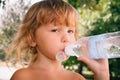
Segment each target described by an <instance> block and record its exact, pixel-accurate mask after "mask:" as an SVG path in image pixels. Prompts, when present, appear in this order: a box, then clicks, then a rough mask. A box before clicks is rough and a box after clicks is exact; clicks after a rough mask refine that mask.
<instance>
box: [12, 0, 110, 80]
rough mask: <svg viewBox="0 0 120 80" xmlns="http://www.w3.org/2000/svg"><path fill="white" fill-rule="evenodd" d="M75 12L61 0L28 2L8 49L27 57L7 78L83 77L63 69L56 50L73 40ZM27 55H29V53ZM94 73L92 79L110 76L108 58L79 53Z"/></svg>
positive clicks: (58, 79) (18, 56)
mask: <svg viewBox="0 0 120 80" xmlns="http://www.w3.org/2000/svg"><path fill="white" fill-rule="evenodd" d="M77 24H78V13H77V11H76V10H75V9H74V8H73V7H72V6H71V5H70V4H68V3H66V2H64V1H63V0H42V1H40V2H37V3H35V4H33V5H32V6H31V8H30V9H29V10H28V12H27V14H26V15H25V18H24V20H23V23H22V26H21V28H20V30H19V32H18V35H17V37H16V38H15V39H14V41H13V43H12V47H11V49H10V50H11V51H10V52H11V53H14V54H15V55H16V59H17V60H20V61H28V60H30V62H31V63H30V64H29V66H28V67H26V68H21V69H19V70H17V71H16V72H15V73H14V74H13V75H12V77H11V79H10V80H85V78H84V77H83V76H82V75H80V74H78V73H75V72H70V71H67V70H65V69H64V67H63V66H62V64H61V62H59V61H58V60H57V59H56V54H57V53H59V52H63V53H65V52H64V49H65V47H66V46H67V45H69V44H71V43H73V42H75V41H76V35H77V33H76V32H77ZM28 55H30V56H28ZM78 60H80V61H82V62H84V63H85V64H87V65H88V67H89V68H90V69H91V70H92V71H93V73H94V79H95V80H109V68H108V61H107V60H105V59H101V60H93V59H88V58H86V57H79V58H78Z"/></svg>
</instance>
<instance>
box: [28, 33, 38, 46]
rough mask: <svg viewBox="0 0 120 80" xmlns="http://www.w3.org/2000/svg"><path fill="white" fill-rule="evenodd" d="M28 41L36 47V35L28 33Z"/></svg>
mask: <svg viewBox="0 0 120 80" xmlns="http://www.w3.org/2000/svg"><path fill="white" fill-rule="evenodd" d="M27 41H28V44H29V45H30V46H31V47H35V46H36V41H35V38H34V36H31V35H28V37H27Z"/></svg>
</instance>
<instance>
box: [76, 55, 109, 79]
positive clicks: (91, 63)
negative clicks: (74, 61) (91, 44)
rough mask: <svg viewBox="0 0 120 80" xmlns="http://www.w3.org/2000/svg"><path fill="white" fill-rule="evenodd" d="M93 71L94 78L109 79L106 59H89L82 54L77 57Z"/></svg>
mask: <svg viewBox="0 0 120 80" xmlns="http://www.w3.org/2000/svg"><path fill="white" fill-rule="evenodd" d="M78 60H79V61H82V62H84V63H85V64H87V66H88V67H89V68H90V69H91V71H92V72H93V73H94V80H109V64H108V60H107V59H98V60H95V59H90V58H87V57H84V56H81V57H79V58H78Z"/></svg>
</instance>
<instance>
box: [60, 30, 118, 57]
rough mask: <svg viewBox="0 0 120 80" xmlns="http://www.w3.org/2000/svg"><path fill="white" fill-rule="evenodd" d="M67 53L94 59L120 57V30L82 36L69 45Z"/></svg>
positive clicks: (66, 49)
mask: <svg viewBox="0 0 120 80" xmlns="http://www.w3.org/2000/svg"><path fill="white" fill-rule="evenodd" d="M65 53H66V54H67V55H69V56H76V57H79V56H86V57H89V58H93V59H101V58H120V31H117V32H112V33H105V34H100V35H95V36H89V37H83V38H80V39H78V40H77V41H76V42H75V43H73V44H70V45H68V46H67V47H66V48H65ZM61 57H62V56H61ZM61 59H62V58H61Z"/></svg>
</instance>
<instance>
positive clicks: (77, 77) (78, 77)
mask: <svg viewBox="0 0 120 80" xmlns="http://www.w3.org/2000/svg"><path fill="white" fill-rule="evenodd" d="M71 77H72V78H73V79H74V80H86V79H85V78H84V77H83V76H82V75H81V74H79V73H76V72H71Z"/></svg>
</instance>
